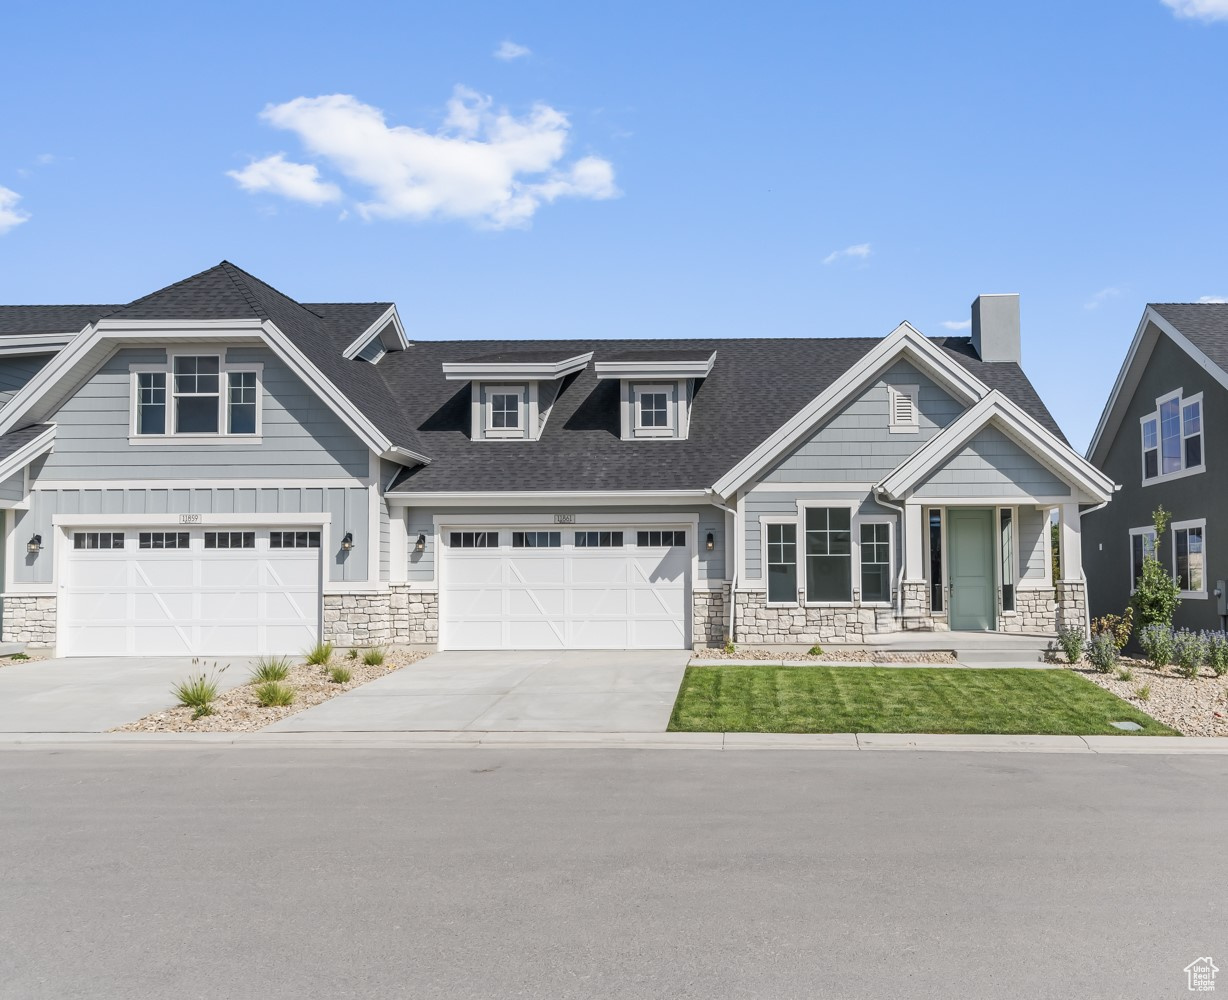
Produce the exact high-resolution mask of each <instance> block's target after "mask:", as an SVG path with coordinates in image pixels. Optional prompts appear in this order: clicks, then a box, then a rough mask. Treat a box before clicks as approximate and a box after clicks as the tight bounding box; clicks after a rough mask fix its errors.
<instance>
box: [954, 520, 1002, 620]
mask: <svg viewBox="0 0 1228 1000" xmlns="http://www.w3.org/2000/svg"><path fill="white" fill-rule="evenodd" d="M947 538H948V542H947V545H948V548H949V550H950V556H949V559H950V569H949V570H948V574H949V578H950V585H951V618H950V621H951V628H953V629H957V630H959V631H961V632H988V631H991V630H992V629H993V627H994V619H995V618H996V611H997V607H996V605H997V601H996V600H995V599H994V571H993V563H994V547H993V511H992V510H980V509H963V508H959V507H954V508H949V509H948V510H947Z"/></svg>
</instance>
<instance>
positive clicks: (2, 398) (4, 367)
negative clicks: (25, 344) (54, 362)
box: [0, 354, 55, 406]
mask: <svg viewBox="0 0 1228 1000" xmlns="http://www.w3.org/2000/svg"><path fill="white" fill-rule="evenodd" d="M54 356H55V355H53V354H22V355H17V356H15V357H10V358H5V359H3V360H0V406H3V405H4V404H5V403H7V402H8V401H9V400H10V399H12V398H13V396H15V395H16V394H17V391H18V390H19V389H21V388H22V387H23V386H24V385H25V384H26V383H27V382H29V381H30V379H32V378H34V376H35V375H37V374H38V373H39V372H40V371H42V368H43V366H44V365H45V364H46V363H47V362H48V361H50V360H51V359H52V358H53V357H54Z"/></svg>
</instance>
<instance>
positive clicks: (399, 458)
mask: <svg viewBox="0 0 1228 1000" xmlns="http://www.w3.org/2000/svg"><path fill="white" fill-rule="evenodd" d="M380 458H386V459H388V460H389V461H390V462H399V463H400V464H401V465H430V464H431V460H430V458H429V457H427V456H426V455H420V454H418V452H416V451H410V450H409V449H408V448H402V447H401V446H400V445H395V444H394V445H393V446H392V447H391V448H389V449H388V450H387V451H385V452H383V453H382V454H381V455H380Z"/></svg>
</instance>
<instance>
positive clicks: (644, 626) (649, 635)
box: [632, 619, 683, 649]
mask: <svg viewBox="0 0 1228 1000" xmlns="http://www.w3.org/2000/svg"><path fill="white" fill-rule="evenodd" d="M632 627H633V629H634V631H635V634H634V641H635V644H636V645H637V646H643V647H645V648H658V649H660V648H665V647H673V646H678V645H680V644H681V643H682V641H683V632H682V629H681V628H680V627H679V626H678V624H677V623H676V622H671V621H653V620H643V619H636V620H635V621H634V622H633V623H632Z"/></svg>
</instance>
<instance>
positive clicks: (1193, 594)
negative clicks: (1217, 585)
mask: <svg viewBox="0 0 1228 1000" xmlns="http://www.w3.org/2000/svg"><path fill="white" fill-rule="evenodd" d="M1188 528H1199V529H1201V531H1202V590H1183V591H1181V592H1180V593H1179V595H1178V596H1179V597H1180V598H1181V599H1182V600H1183V601H1184V600H1193V601H1205V600H1206V599H1207V519H1206V518H1205V517H1202V518H1197V519H1195V520H1193V521H1174V522H1173V523H1172V524H1170V525H1169V526H1168V530H1169V531H1171V532H1172V535H1173V537H1172V542H1171V543H1170V545H1171V547H1172V556H1173V561H1172V563H1171V565H1172V568H1173V580H1174V581H1176V579H1177V532H1178V531H1182V530H1185V529H1188Z"/></svg>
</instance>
